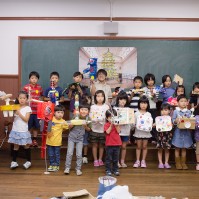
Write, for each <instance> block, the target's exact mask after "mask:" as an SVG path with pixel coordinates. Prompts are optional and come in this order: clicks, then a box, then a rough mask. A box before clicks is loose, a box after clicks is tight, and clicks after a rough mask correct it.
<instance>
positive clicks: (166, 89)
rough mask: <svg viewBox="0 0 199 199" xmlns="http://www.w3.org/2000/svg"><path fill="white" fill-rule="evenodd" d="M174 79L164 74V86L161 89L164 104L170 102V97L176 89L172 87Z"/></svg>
mask: <svg viewBox="0 0 199 199" xmlns="http://www.w3.org/2000/svg"><path fill="white" fill-rule="evenodd" d="M171 83H172V79H171V77H170V76H169V75H164V76H163V77H162V84H163V88H162V89H160V94H161V97H162V99H163V102H162V103H163V104H166V103H167V102H168V98H169V97H171V96H172V95H173V94H174V92H175V90H174V89H173V88H172V87H171Z"/></svg>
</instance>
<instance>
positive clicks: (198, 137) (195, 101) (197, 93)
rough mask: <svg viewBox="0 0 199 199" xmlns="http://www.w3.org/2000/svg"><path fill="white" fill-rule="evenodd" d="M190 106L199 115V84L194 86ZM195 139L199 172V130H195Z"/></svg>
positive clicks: (196, 83) (198, 169)
mask: <svg viewBox="0 0 199 199" xmlns="http://www.w3.org/2000/svg"><path fill="white" fill-rule="evenodd" d="M189 104H190V105H191V108H194V111H193V114H194V115H195V116H196V115H197V116H198V115H199V106H198V105H199V82H195V83H194V84H193V88H192V92H191V94H190V100H189ZM194 138H195V141H196V161H197V165H196V170H197V171H199V130H198V129H197V130H195V134H194Z"/></svg>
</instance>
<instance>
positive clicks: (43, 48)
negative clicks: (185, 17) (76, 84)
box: [19, 38, 199, 94]
mask: <svg viewBox="0 0 199 199" xmlns="http://www.w3.org/2000/svg"><path fill="white" fill-rule="evenodd" d="M20 42H21V44H20V45H21V49H20V59H21V64H20V66H19V67H21V68H20V69H21V85H24V84H27V83H28V75H29V73H30V72H31V71H33V70H35V71H38V72H39V74H40V76H41V77H40V80H39V83H40V84H41V85H42V87H43V88H44V89H46V88H47V87H49V75H50V73H51V72H52V71H57V72H59V74H60V82H59V85H60V86H61V87H62V88H65V87H66V86H67V85H68V84H69V83H71V82H72V75H73V73H74V72H75V71H78V64H79V49H80V47H136V48H137V65H138V75H140V76H142V77H144V75H145V74H146V73H148V72H150V73H153V74H154V75H155V76H156V82H157V85H158V84H159V85H160V84H161V78H162V76H163V75H165V74H170V75H171V76H172V77H173V76H174V74H178V75H180V76H182V77H183V78H184V85H185V87H186V93H187V94H188V93H189V92H190V91H191V88H192V85H193V83H194V82H195V81H199V41H197V40H161V39H157V40H153V39H139V40H138V39H135V40H133V39H132V40H129V39H128V40H125V39H122V40H121V39H120V40H106V39H100V40H99V39H93V40H90V39H63V38H62V39H59V38H58V39H51V38H45V39H40V38H35V39H33V38H31V39H29V38H23V39H21V41H20Z"/></svg>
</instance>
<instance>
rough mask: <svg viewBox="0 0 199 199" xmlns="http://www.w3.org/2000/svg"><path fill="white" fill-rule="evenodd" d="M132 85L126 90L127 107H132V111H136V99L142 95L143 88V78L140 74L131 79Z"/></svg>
mask: <svg viewBox="0 0 199 199" xmlns="http://www.w3.org/2000/svg"><path fill="white" fill-rule="evenodd" d="M133 83H134V87H133V88H132V89H130V91H129V92H127V94H128V97H129V102H130V103H129V107H130V108H133V109H134V111H135V112H136V111H138V101H139V99H140V97H141V96H142V95H143V93H144V90H143V89H142V84H143V79H142V77H140V76H136V77H134V79H133Z"/></svg>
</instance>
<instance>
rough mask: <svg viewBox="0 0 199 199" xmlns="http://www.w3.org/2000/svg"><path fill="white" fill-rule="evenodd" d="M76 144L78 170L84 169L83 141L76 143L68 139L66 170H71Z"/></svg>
mask: <svg viewBox="0 0 199 199" xmlns="http://www.w3.org/2000/svg"><path fill="white" fill-rule="evenodd" d="M75 144H76V158H77V160H76V170H81V167H82V148H83V141H74V140H71V139H70V138H69V139H68V149H67V154H66V162H65V168H69V169H70V168H71V162H72V157H73V152H74V148H75Z"/></svg>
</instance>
